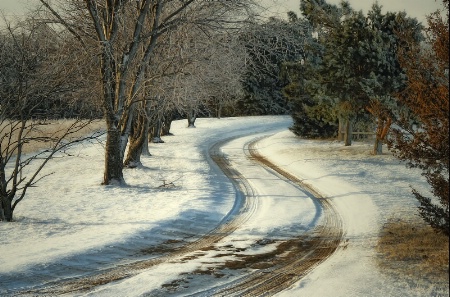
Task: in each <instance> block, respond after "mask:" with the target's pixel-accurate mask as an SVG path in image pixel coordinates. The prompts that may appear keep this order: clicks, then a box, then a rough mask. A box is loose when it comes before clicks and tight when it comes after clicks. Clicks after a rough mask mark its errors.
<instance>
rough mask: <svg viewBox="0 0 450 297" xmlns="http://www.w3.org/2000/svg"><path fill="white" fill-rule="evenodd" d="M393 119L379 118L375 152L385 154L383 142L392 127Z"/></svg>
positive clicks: (375, 153)
mask: <svg viewBox="0 0 450 297" xmlns="http://www.w3.org/2000/svg"><path fill="white" fill-rule="evenodd" d="M391 124H392V120H391V118H388V119H387V120H382V119H380V118H378V124H377V132H376V135H375V143H374V145H373V152H372V153H373V154H374V155H381V154H383V142H384V140H385V139H386V136H387V134H388V132H389V129H390V128H391Z"/></svg>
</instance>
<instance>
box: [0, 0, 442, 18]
mask: <svg viewBox="0 0 450 297" xmlns="http://www.w3.org/2000/svg"><path fill="white" fill-rule="evenodd" d="M36 2H37V0H0V10H3V11H4V12H5V13H6V14H7V15H11V14H23V11H24V10H25V7H27V6H30V5H32V4H33V3H36ZM260 2H261V4H262V5H266V6H268V7H269V10H270V12H271V14H272V15H273V14H275V15H276V14H278V15H279V16H281V17H285V15H286V12H287V11H289V10H292V11H294V12H296V13H298V14H299V13H300V11H299V9H298V8H299V6H300V0H261V1H260ZM327 2H328V3H332V4H338V3H339V2H340V0H327ZM349 2H350V4H351V6H352V7H353V8H354V9H356V10H361V9H362V10H363V11H364V12H367V11H368V10H369V9H370V7H371V6H372V4H373V3H374V2H375V0H349ZM378 3H379V4H380V5H382V6H383V12H386V11H406V13H407V14H408V15H409V16H411V17H416V18H417V19H418V20H419V21H421V22H424V23H425V15H427V14H430V13H431V12H434V11H435V10H436V9H438V8H442V0H438V1H435V0H378Z"/></svg>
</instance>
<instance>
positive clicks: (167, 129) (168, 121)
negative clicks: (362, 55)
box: [161, 111, 174, 136]
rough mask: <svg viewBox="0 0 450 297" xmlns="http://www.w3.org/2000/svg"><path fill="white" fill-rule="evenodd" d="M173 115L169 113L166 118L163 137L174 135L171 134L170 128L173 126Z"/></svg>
mask: <svg viewBox="0 0 450 297" xmlns="http://www.w3.org/2000/svg"><path fill="white" fill-rule="evenodd" d="M173 114H174V112H173V111H169V112H168V113H166V115H165V116H164V119H163V126H162V132H161V135H163V136H164V135H172V133H170V126H171V125H172V120H173Z"/></svg>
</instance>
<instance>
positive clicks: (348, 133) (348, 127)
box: [344, 119, 353, 146]
mask: <svg viewBox="0 0 450 297" xmlns="http://www.w3.org/2000/svg"><path fill="white" fill-rule="evenodd" d="M352 133H353V127H352V121H351V120H350V119H347V120H346V122H345V134H344V141H345V146H350V145H352Z"/></svg>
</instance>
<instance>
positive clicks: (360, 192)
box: [0, 117, 448, 296]
mask: <svg viewBox="0 0 450 297" xmlns="http://www.w3.org/2000/svg"><path fill="white" fill-rule="evenodd" d="M290 122H291V120H290V118H289V117H249V118H228V119H220V120H218V119H198V121H197V128H196V129H187V128H185V124H186V123H185V122H184V121H178V122H175V123H174V124H173V126H172V127H173V128H172V132H173V133H174V134H175V136H172V137H166V138H164V140H165V141H166V143H165V144H158V145H155V146H152V147H151V152H152V154H153V157H150V158H145V159H144V166H143V167H142V168H136V169H132V170H127V171H126V172H125V178H126V180H127V183H128V184H129V185H130V186H129V187H121V188H118V187H102V186H100V185H99V184H100V181H101V170H102V162H103V150H102V146H101V145H99V144H97V143H96V144H85V145H84V146H82V147H78V148H77V149H75V151H74V152H73V155H76V156H77V157H76V158H62V159H57V160H55V161H54V162H53V163H52V164H51V166H49V168H48V171H49V172H52V171H54V172H57V174H55V175H52V178H51V179H46V180H43V181H42V183H41V185H40V187H39V188H36V189H34V191H33V192H30V196H29V197H27V199H26V200H24V201H23V202H22V203H21V205H20V207H19V208H18V209H17V217H16V222H14V223H12V224H0V234H1V236H2V240H3V238H5V239H4V240H3V241H2V245H1V246H0V295H2V296H3V295H5V296H9V295H16V294H17V293H19V292H22V293H19V294H22V295H26V294H25V292H26V291H27V290H29V289H31V288H33V287H34V289H38V291H39V292H40V293H41V294H45V290H41V289H42V287H41V286H43V287H46V289H49V290H48V291H47V294H49V295H54V293H56V292H63V291H64V287H62V286H61V284H62V283H63V280H64V279H65V278H72V281H73V280H75V282H72V284H71V283H70V282H69V283H66V284H69V285H68V287H70V286H71V285H73V283H76V282H77V279H78V280H79V279H83V278H84V279H85V280H86V279H89V277H90V276H91V279H92V277H93V275H97V276H98V275H99V272H100V278H97V279H96V281H97V284H102V285H100V286H96V287H90V286H87V287H89V290H88V291H78V292H68V291H66V292H67V293H66V295H67V296H186V295H189V294H194V295H199V296H209V295H212V294H213V292H219V291H220V290H224V289H227V288H231V287H233V286H236V287H237V286H239V285H238V284H239V282H240V281H241V280H243V277H245V276H246V275H248V274H249V273H255V272H258V271H266V272H267V273H266V274H270V270H268V267H270V265H271V263H270V261H272V260H273V259H271V258H270V257H267V255H275V258H280V257H279V255H278V254H277V253H275V251H279V250H280V246H283V245H282V242H283V241H285V240H287V239H289V238H292V237H297V238H301V239H306V237H305V238H302V235H307V236H309V234H308V232H315V231H314V228H317V227H320V226H321V225H323V224H324V221H325V220H324V214H323V212H322V209H321V208H320V207H319V203H318V202H316V201H314V200H313V199H311V197H310V196H309V195H308V194H307V193H306V192H304V191H302V190H301V189H299V187H298V186H296V185H295V183H294V184H293V183H291V182H288V181H286V180H285V179H283V178H281V179H280V178H278V177H277V175H276V174H275V175H274V174H273V173H272V172H271V170H269V169H266V168H264V167H261V166H260V165H258V164H256V163H255V162H253V161H252V160H250V159H251V158H250V159H249V158H248V156H249V154H248V149H247V144H248V143H249V142H251V141H252V140H254V139H259V138H261V137H263V136H268V135H272V136H271V137H268V138H264V139H261V141H260V142H258V143H257V145H256V148H257V149H258V151H259V152H260V153H261V154H262V155H263V156H265V157H266V158H267V159H269V160H270V161H271V162H273V163H275V164H277V165H278V166H279V167H280V168H282V169H283V170H284V171H286V172H289V173H291V174H292V175H293V176H295V177H296V178H298V179H299V180H300V181H301V183H303V184H306V185H308V186H310V187H313V188H315V189H316V190H318V192H319V193H320V195H321V196H323V197H324V198H325V199H327V201H328V202H329V203H330V204H331V205H333V207H334V208H335V209H336V210H337V211H338V213H339V215H340V221H341V222H342V224H343V226H342V227H343V232H344V238H343V244H341V246H340V248H339V249H338V250H337V251H336V252H335V253H334V254H333V255H332V256H331V257H330V258H329V259H328V260H326V261H325V262H324V263H322V264H320V265H319V266H318V267H316V268H315V269H314V270H313V271H312V272H310V273H309V274H308V275H306V277H303V278H302V279H300V280H299V281H298V282H297V283H295V284H293V285H292V286H291V287H290V288H287V289H286V290H284V291H282V292H280V293H279V295H280V296H299V295H302V296H349V295H350V296H405V295H408V296H422V295H424V294H426V295H430V294H431V295H433V292H434V291H430V290H429V289H428V288H425V289H421V288H418V287H417V286H416V285H414V284H409V283H402V282H399V281H398V280H394V279H391V278H389V277H388V276H386V275H384V274H383V273H382V272H381V271H379V269H378V267H377V265H376V261H375V257H376V253H375V250H374V245H375V243H376V240H377V236H378V232H379V230H380V228H381V226H382V224H383V223H384V222H386V220H387V219H389V218H390V217H391V216H392V215H402V214H409V213H411V209H414V204H413V200H412V199H411V198H410V189H409V184H411V183H413V182H414V184H415V185H416V187H417V184H418V183H419V186H421V187H422V188H424V189H426V182H425V181H424V180H423V179H422V178H421V177H420V172H418V171H414V170H411V169H407V168H405V167H404V165H402V164H399V162H398V161H397V160H395V158H393V157H391V156H389V155H383V156H370V155H369V151H370V147H371V144H367V143H355V144H354V145H352V147H349V148H348V147H347V148H345V147H343V146H342V144H339V143H336V142H333V141H309V140H301V139H298V138H297V137H295V136H294V135H293V134H292V133H291V132H289V131H288V130H287V127H288V126H289V125H290ZM224 139H233V140H232V141H229V142H226V143H225V144H224V146H222V148H221V149H220V153H221V154H222V155H223V157H226V160H227V162H229V164H230V166H232V167H231V168H234V169H236V172H235V173H236V174H239V175H242V176H245V178H243V179H242V180H244V181H245V183H247V185H248V187H245V185H244V188H245V191H247V190H248V191H250V192H251V195H250V196H253V197H252V199H249V200H247V198H245V199H244V198H243V197H242V196H239V192H240V190H242V189H241V188H240V186H239V184H236V185H235V186H233V184H232V183H230V181H229V180H228V179H227V178H226V176H225V175H224V174H223V173H222V172H221V171H220V169H219V168H218V167H217V166H216V165H214V163H213V162H212V161H211V159H209V157H208V155H209V149H210V148H211V147H213V146H214V144H215V143H218V142H220V141H223V140H224ZM163 180H166V181H167V180H168V181H174V184H175V187H172V188H160V186H161V184H162V183H163ZM388 180H389V182H387V181H388ZM420 183H421V184H420ZM236 189H237V191H236ZM242 191H244V190H242ZM49 193H51V195H49ZM236 193H238V194H237V195H236ZM393 197H395V199H393ZM124 199H125V200H127V201H129V203H128V204H124V203H122V202H120V203H118V201H123V200H124ZM236 199H237V200H236ZM236 201H237V202H236ZM43 205H44V206H45V207H44V209H43V210H42V206H43ZM242 209H244V210H245V211H242V213H239V212H240V211H241V210H242ZM235 219H238V220H237V221H238V222H239V224H234V225H233V224H230V225H233V226H232V228H228V229H227V227H226V226H227V223H230V222H231V221H233V220H234V221H235V222H236V220H235ZM217 226H222V227H219V228H216V227H217ZM221 228H222V229H221ZM222 231H224V232H222ZM213 233H216V234H219V235H220V236H215V237H214V236H212V237H211V235H212V234H213ZM6 235H8V236H6ZM203 235H205V236H203ZM208 240H210V241H208ZM198 242H200V245H198ZM305 242H307V241H305ZM297 243H298V242H297ZM186 246H187V248H186ZM293 246H294V245H291V246H290V247H291V248H292V247H293ZM162 255H163V256H162ZM258 255H266V256H264V257H261V258H258ZM152 259H153V260H152ZM155 259H160V260H155ZM137 262H138V263H141V264H142V265H141V266H139V265H137V266H136V264H132V263H137ZM242 262H247V263H250V262H253V265H247V266H246V265H242ZM258 264H259V265H258ZM133 265H135V266H133ZM132 267H134V268H132ZM136 268H138V269H136ZM237 268H240V269H237ZM264 269H266V270H264ZM115 272H117V273H115ZM101 273H104V274H103V276H105V278H102V277H101V275H102V274H101ZM108 273H109V274H108ZM108 277H109V279H108ZM292 277H293V279H295V277H296V276H294V275H293V276H292ZM111 280H114V282H110V281H111ZM78 283H79V282H78ZM53 285H54V287H51V286H53ZM40 287H41V289H40ZM211 288H213V289H212V290H211ZM61 289H63V290H62V291H60V290H61ZM66 289H67V287H66ZM431 290H432V289H431ZM51 292H53V294H52V293H51ZM228 292H230V291H228ZM35 293H37V292H35ZM35 293H30V294H31V295H36V294H35ZM434 293H435V294H434V295H439V294H436V292H434ZM444 293H445V292H444ZM447 293H448V290H447Z"/></svg>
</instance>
